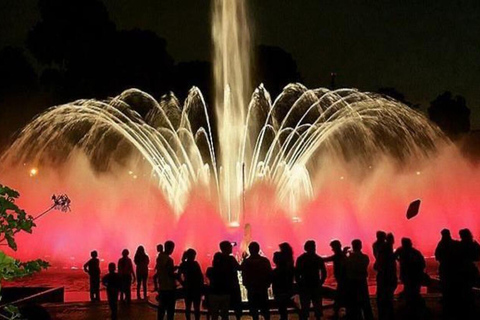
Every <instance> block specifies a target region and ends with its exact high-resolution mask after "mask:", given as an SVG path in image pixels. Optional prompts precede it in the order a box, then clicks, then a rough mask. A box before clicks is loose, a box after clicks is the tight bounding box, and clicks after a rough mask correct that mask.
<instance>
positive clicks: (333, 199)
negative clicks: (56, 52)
mask: <svg viewBox="0 0 480 320" xmlns="http://www.w3.org/2000/svg"><path fill="white" fill-rule="evenodd" d="M212 15H213V27H212V37H213V43H214V75H215V99H214V103H215V105H214V107H215V120H216V121H211V119H210V118H209V112H208V107H207V106H206V103H205V101H204V99H203V96H202V93H201V92H200V91H199V90H198V89H197V88H195V87H194V88H192V89H191V90H190V92H189V94H188V97H187V98H186V100H185V102H184V103H183V106H182V104H181V103H180V101H179V100H178V99H177V98H176V97H175V95H174V94H173V93H170V94H168V95H165V96H163V97H162V98H161V99H160V101H156V100H155V99H154V98H153V97H152V96H150V95H149V94H148V93H145V92H142V91H140V90H137V89H130V90H126V91H124V92H123V93H121V94H120V95H118V96H116V97H113V98H110V99H106V100H94V99H88V100H78V101H75V102H71V103H67V104H64V105H60V106H55V107H53V108H50V109H48V110H47V111H46V112H45V113H43V114H41V115H39V116H38V117H37V118H35V119H34V120H33V121H32V122H31V123H29V124H28V125H27V126H26V127H25V128H24V129H23V131H22V132H21V133H20V135H19V136H18V138H17V139H16V140H15V142H14V143H13V145H12V146H11V147H10V148H9V149H8V150H7V152H6V153H5V154H4V155H3V157H2V168H4V169H5V168H8V170H3V175H4V176H5V177H6V179H7V180H11V181H14V185H13V186H14V187H17V188H19V189H21V190H22V189H23V190H26V191H27V197H30V198H31V199H32V201H35V199H36V196H35V195H37V196H39V195H40V194H42V193H43V192H48V193H51V191H52V190H53V191H55V190H56V189H55V188H58V187H59V186H62V188H66V189H62V190H65V191H66V192H68V194H69V195H71V197H72V199H74V200H75V203H83V204H81V205H79V207H77V208H75V207H74V208H73V210H74V211H76V213H75V214H74V215H75V216H74V217H73V216H66V217H62V219H63V220H62V221H60V222H58V221H57V222H55V221H51V222H45V223H46V224H47V226H45V227H44V230H45V231H44V233H42V231H41V230H40V229H41V227H40V228H38V229H39V230H40V231H39V233H40V239H41V240H40V241H43V242H44V243H46V246H47V248H49V249H48V250H45V252H46V254H47V253H48V252H50V253H51V254H53V255H63V256H65V255H67V256H68V255H70V256H72V255H73V254H71V251H74V252H82V255H85V252H88V250H90V248H92V247H96V248H101V249H105V250H106V251H107V250H112V242H114V243H115V245H114V247H115V248H114V250H116V251H118V250H119V249H120V248H121V247H123V246H125V245H127V246H131V247H132V249H133V246H134V245H136V244H138V243H144V244H148V245H151V248H153V245H154V244H155V243H156V242H157V241H162V240H165V238H166V237H172V238H174V239H175V240H176V241H177V242H178V243H180V245H181V247H187V246H190V245H193V246H196V247H197V248H198V247H200V252H201V253H202V249H203V253H204V254H205V256H209V255H210V254H211V252H212V251H213V250H215V247H216V243H218V241H219V240H221V239H223V238H224V237H229V238H233V239H236V240H241V237H242V236H241V235H242V234H243V230H241V229H242V228H240V230H238V231H237V230H235V229H236V227H242V226H244V225H248V227H249V235H250V234H251V235H252V236H253V237H254V238H256V239H259V240H261V241H263V243H264V244H265V245H267V244H268V246H269V248H270V251H271V250H273V249H275V248H274V246H275V245H276V241H283V240H288V241H291V242H293V243H294V245H297V244H299V243H301V242H302V241H303V240H304V239H306V238H309V237H313V238H316V239H319V240H324V241H325V242H327V239H329V238H331V237H334V236H335V237H341V238H342V239H344V240H345V241H347V240H351V239H350V237H352V236H363V237H365V238H367V239H369V238H371V236H370V234H373V233H374V231H375V228H389V229H391V230H393V231H399V232H400V231H401V232H407V231H408V232H412V233H414V234H416V235H417V237H416V238H415V237H414V238H415V239H418V240H425V241H426V242H428V244H429V245H430V244H432V243H433V242H434V241H435V240H436V238H432V236H433V235H434V234H436V232H437V231H438V230H439V229H438V230H434V228H436V227H438V228H440V226H441V224H442V223H446V222H447V221H449V219H448V218H442V219H440V220H439V221H436V222H435V223H434V224H432V225H431V230H430V232H428V235H425V234H426V233H423V231H424V230H423V231H421V226H419V225H418V224H414V222H408V223H410V225H408V223H407V222H406V221H403V220H402V217H403V215H404V210H405V209H406V206H407V205H408V203H409V202H410V201H411V200H414V199H416V198H418V197H420V196H422V197H423V198H424V199H425V200H426V201H425V203H426V204H425V207H424V208H423V211H426V213H425V214H423V215H424V216H425V219H432V215H433V216H435V215H436V214H437V213H435V212H434V211H435V210H437V209H438V208H439V206H437V204H434V205H432V204H433V203H434V202H435V201H433V200H432V199H437V200H438V199H441V198H442V195H443V194H444V193H443V190H440V191H439V192H435V190H432V188H433V187H434V186H435V184H436V183H439V182H446V181H448V180H449V179H450V178H451V175H450V174H444V173H443V172H439V170H440V171H441V169H439V168H445V167H446V166H447V167H449V168H450V163H451V162H452V161H453V160H452V159H456V157H457V155H456V151H455V150H454V147H453V146H452V145H451V144H450V143H449V142H448V140H447V139H446V138H445V137H444V135H443V134H442V133H441V131H440V130H439V129H438V128H437V127H436V126H435V125H433V124H431V123H430V122H429V121H428V120H427V119H426V118H425V117H424V116H423V115H422V114H420V113H418V112H417V111H415V110H413V109H411V108H409V107H407V106H405V105H403V104H401V103H399V102H397V101H394V100H393V99H390V98H389V97H386V96H382V95H379V94H375V93H369V92H360V91H358V90H355V89H339V90H329V89H326V88H318V89H307V88H306V87H305V86H303V85H302V84H298V83H295V84H290V85H287V86H286V87H285V88H284V90H283V92H282V93H281V94H280V95H279V96H278V97H276V98H275V99H274V100H273V101H272V98H271V97H270V95H269V93H268V92H267V90H266V89H265V88H264V87H263V86H262V85H260V86H259V87H258V88H256V89H255V90H254V91H253V94H252V84H251V80H250V56H249V52H251V48H250V42H251V41H250V33H249V30H248V26H249V22H248V19H247V9H246V7H245V1H240V0H229V1H222V0H214V3H213V9H212ZM249 96H251V98H250V100H249V102H248V97H249ZM136 110H148V111H147V112H146V113H144V114H143V115H141V114H140V113H139V112H137V111H136ZM212 123H216V126H215V127H213V126H212ZM214 137H218V141H216V140H215V139H214ZM445 150H447V151H445ZM452 150H453V151H452ZM429 164H430V165H429ZM434 164H436V165H437V166H436V165H434ZM442 165H443V167H442ZM456 169H457V170H458V172H461V174H470V173H471V172H473V174H471V176H472V177H473V176H478V174H477V171H476V170H473V171H469V170H471V169H470V167H469V166H468V165H467V164H465V163H464V162H462V163H461V164H458V165H457V168H456ZM32 170H34V171H32ZM7 171H8V172H9V173H7ZM25 171H28V172H29V174H28V176H27V175H25V174H24V173H25ZM32 172H35V173H34V174H33V175H32ZM458 172H457V173H458ZM438 174H442V176H441V177H440V178H438V177H437V175H438ZM452 174H454V173H452ZM40 181H42V183H40ZM477 181H478V180H477ZM392 182H394V186H392V185H391V184H392ZM459 183H460V189H461V190H462V192H467V194H466V197H467V198H468V197H469V196H470V194H471V192H470V193H468V189H469V188H470V186H471V185H472V184H471V183H472V182H471V180H470V179H468V178H467V179H466V180H465V181H462V182H459ZM15 184H16V185H15ZM476 184H477V185H478V183H476ZM40 186H43V188H45V189H46V190H45V191H43V189H39V187H40ZM435 187H436V186H435ZM51 189H52V190H51ZM439 189H442V188H441V187H439ZM388 190H390V192H388ZM32 194H34V195H32ZM378 194H381V195H382V196H381V197H380V198H378V197H377V195H378ZM472 197H473V195H472ZM429 199H430V200H432V202H428V200H429ZM463 199H465V197H463ZM472 199H473V198H472ZM472 199H470V198H469V199H467V200H465V201H464V202H463V207H464V208H469V210H470V209H472V208H473V207H472V203H473V200H472ZM370 205H372V207H369V206H370ZM374 205H379V206H377V207H373V206H374ZM31 206H34V205H33V204H31ZM27 207H28V204H27ZM448 208H451V206H450V207H448ZM475 208H476V207H475ZM472 210H473V209H472ZM159 211H161V212H160V213H159ZM382 211H389V212H382ZM367 212H370V213H367ZM421 216H422V214H421V215H420V216H419V218H416V219H417V220H418V221H419V223H421V224H423V223H425V221H423V220H421V219H422V218H421ZM442 217H443V216H442ZM468 217H469V216H467V218H465V219H463V218H461V219H460V218H459V219H457V220H456V221H455V223H453V224H451V226H452V227H454V226H457V225H462V223H465V222H467V221H476V220H472V219H473V218H468ZM43 223H44V222H43V221H42V224H43ZM59 226H62V228H59ZM322 228H323V229H322ZM419 228H420V229H419ZM255 230H257V231H255ZM412 230H417V231H412ZM327 231H328V232H327ZM85 233H88V234H89V235H90V238H89V240H86V239H84V238H83V234H85ZM318 233H320V234H322V235H321V236H319V235H318ZM422 233H423V234H424V235H422ZM205 235H206V236H205ZM427 240H428V241H427ZM25 241H29V240H28V238H27V240H25ZM108 246H110V247H108ZM117 247H118V248H117ZM107 248H109V249H107ZM116 251H115V252H116ZM267 251H268V250H267ZM66 252H68V253H66ZM26 254H27V255H28V253H26Z"/></svg>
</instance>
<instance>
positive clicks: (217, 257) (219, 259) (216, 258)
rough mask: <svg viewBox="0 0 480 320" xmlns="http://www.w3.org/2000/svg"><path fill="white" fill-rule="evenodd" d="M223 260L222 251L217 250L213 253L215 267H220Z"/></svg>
mask: <svg viewBox="0 0 480 320" xmlns="http://www.w3.org/2000/svg"><path fill="white" fill-rule="evenodd" d="M221 262H222V253H220V252H217V253H215V254H214V255H213V262H212V266H213V267H214V268H216V267H218V266H219V265H220V263H221Z"/></svg>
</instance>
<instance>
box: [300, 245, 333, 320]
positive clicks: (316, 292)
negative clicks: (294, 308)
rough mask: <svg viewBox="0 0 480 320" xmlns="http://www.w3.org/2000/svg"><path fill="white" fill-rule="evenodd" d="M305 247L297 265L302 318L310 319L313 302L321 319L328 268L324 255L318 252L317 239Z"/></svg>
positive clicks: (317, 316) (318, 317) (303, 319)
mask: <svg viewBox="0 0 480 320" xmlns="http://www.w3.org/2000/svg"><path fill="white" fill-rule="evenodd" d="M304 249H305V252H304V253H303V254H302V255H300V257H298V259H297V264H296V267H295V279H296V281H297V284H298V290H299V295H300V307H301V316H300V318H301V319H302V320H306V319H308V316H309V313H310V303H312V304H313V308H314V312H315V317H316V318H317V320H319V319H320V318H321V317H322V315H323V310H322V292H321V290H322V285H323V283H324V282H325V279H326V278H327V269H326V268H325V262H324V261H323V259H322V257H320V256H319V255H317V254H316V244H315V241H313V240H308V241H307V242H305V245H304Z"/></svg>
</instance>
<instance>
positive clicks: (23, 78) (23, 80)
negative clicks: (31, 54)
mask: <svg viewBox="0 0 480 320" xmlns="http://www.w3.org/2000/svg"><path fill="white" fill-rule="evenodd" d="M36 89H37V74H36V73H35V70H34V69H33V67H32V65H31V64H30V62H29V61H28V60H27V58H26V57H25V54H24V53H23V50H22V49H19V48H13V47H6V48H4V49H2V50H1V51H0V101H2V100H4V99H7V98H9V97H15V96H25V95H28V94H31V93H32V92H33V91H35V90H36Z"/></svg>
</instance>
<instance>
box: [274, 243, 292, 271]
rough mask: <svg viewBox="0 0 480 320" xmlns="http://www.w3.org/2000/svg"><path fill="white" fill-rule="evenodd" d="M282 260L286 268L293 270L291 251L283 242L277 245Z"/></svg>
mask: <svg viewBox="0 0 480 320" xmlns="http://www.w3.org/2000/svg"><path fill="white" fill-rule="evenodd" d="M278 248H279V249H280V254H281V255H282V260H284V262H285V263H286V265H287V267H288V268H291V269H292V270H294V269H295V260H294V259H293V249H292V246H291V245H290V244H289V243H288V242H283V243H280V244H279V245H278Z"/></svg>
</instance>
